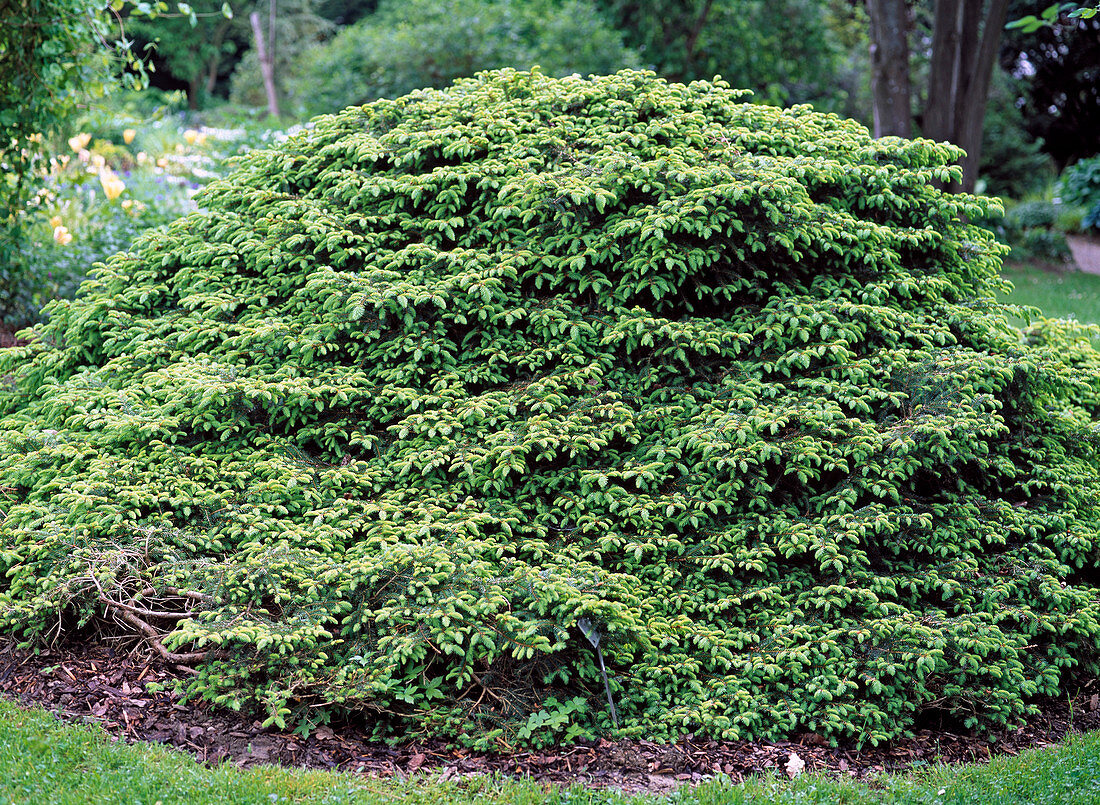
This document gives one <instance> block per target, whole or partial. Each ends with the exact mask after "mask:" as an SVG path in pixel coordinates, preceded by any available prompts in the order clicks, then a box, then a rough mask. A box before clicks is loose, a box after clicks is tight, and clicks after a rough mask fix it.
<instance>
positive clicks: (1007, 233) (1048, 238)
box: [990, 200, 1071, 265]
mask: <svg viewBox="0 0 1100 805" xmlns="http://www.w3.org/2000/svg"><path fill="white" fill-rule="evenodd" d="M1062 217H1063V209H1062V205H1060V204H1055V203H1054V202H1053V201H1048V200H1034V201H1023V202H1019V203H1017V204H1010V205H1009V206H1008V207H1007V209H1006V211H1005V214H1004V217H1003V218H996V219H993V220H992V221H991V222H990V226H991V228H993V229H994V230H995V231H997V232H998V234H1000V235H1001V237H1003V238H1004V241H1005V243H1007V244H1008V245H1009V247H1011V249H1012V251H1011V252H1009V255H1008V257H1009V259H1010V260H1013V261H1016V262H1021V263H1022V262H1027V261H1031V260H1039V261H1043V262H1048V263H1054V264H1056V265H1061V264H1064V263H1068V262H1069V261H1070V259H1071V256H1070V252H1069V246H1068V245H1067V244H1066V235H1065V231H1064V229H1063V228H1062V226H1061V225H1060V224H1061V223H1062Z"/></svg>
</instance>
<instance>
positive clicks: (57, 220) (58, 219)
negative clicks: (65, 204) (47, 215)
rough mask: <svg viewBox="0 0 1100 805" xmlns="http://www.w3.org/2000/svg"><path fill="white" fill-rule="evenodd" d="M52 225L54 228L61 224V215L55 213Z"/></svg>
mask: <svg viewBox="0 0 1100 805" xmlns="http://www.w3.org/2000/svg"><path fill="white" fill-rule="evenodd" d="M50 226H52V227H53V228H54V229H57V228H58V227H59V226H61V216H60V215H55V216H54V217H53V218H51V219H50Z"/></svg>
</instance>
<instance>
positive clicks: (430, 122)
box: [0, 70, 1100, 746]
mask: <svg viewBox="0 0 1100 805" xmlns="http://www.w3.org/2000/svg"><path fill="white" fill-rule="evenodd" d="M957 156H958V153H957V151H956V150H955V149H954V148H952V147H951V146H947V145H937V144H934V143H931V142H928V141H923V140H917V141H912V142H910V141H904V140H899V139H896V138H885V139H882V140H877V141H876V140H872V139H871V138H870V137H869V136H868V134H867V133H866V131H865V130H864V129H862V128H861V127H859V126H858V125H856V124H855V123H852V122H850V121H845V120H841V119H839V118H837V117H835V116H831V115H830V116H826V115H821V114H817V113H814V112H812V111H811V110H810V109H809V108H806V107H796V108H793V109H790V110H779V109H775V108H769V107H762V106H755V105H751V104H748V103H747V102H745V101H744V98H743V96H742V94H741V93H739V92H737V91H734V90H730V89H729V87H728V86H727V85H725V84H724V83H722V82H720V81H716V82H715V83H712V84H711V83H694V84H691V85H689V86H681V85H669V84H666V83H664V82H663V81H660V80H658V79H656V78H654V77H653V75H652V74H651V73H641V72H630V71H624V72H622V73H619V74H617V75H614V76H610V77H605V78H592V79H590V80H583V79H580V78H576V77H574V78H566V79H561V80H555V79H551V78H547V77H545V76H543V75H540V74H539V73H537V72H534V73H517V72H514V71H510V70H505V71H500V72H493V73H485V74H481V75H480V76H479V77H478V78H476V79H469V80H464V81H460V82H458V83H457V84H456V85H454V86H453V87H451V88H450V89H447V90H445V91H422V92H416V93H413V94H412V95H409V96H407V97H404V98H401V99H398V100H396V101H379V102H376V103H373V104H371V105H368V106H366V107H363V108H361V109H351V110H348V111H345V112H344V113H342V114H340V115H336V116H331V117H323V118H318V119H317V120H316V121H315V125H314V126H313V127H312V128H310V129H309V130H307V131H305V132H303V133H301V134H300V135H298V136H296V137H294V138H292V139H291V140H289V141H288V142H287V143H285V144H284V145H282V146H280V147H278V148H277V149H276V150H271V151H263V152H254V153H252V154H251V155H249V156H248V157H246V158H244V159H243V160H242V162H241V163H240V165H239V167H238V168H237V170H236V171H235V172H234V173H233V174H232V175H231V176H230V177H229V178H227V179H226V180H224V181H221V182H218V183H215V184H213V185H211V186H210V187H209V188H208V189H207V190H206V191H204V194H203V196H202V197H201V199H200V201H201V203H202V204H203V206H204V208H205V211H204V212H200V213H196V214H193V215H190V216H188V217H186V218H184V219H182V220H180V221H178V222H176V223H174V224H172V225H171V226H169V227H168V228H167V229H166V230H165V231H162V232H158V233H155V234H151V235H149V236H147V237H145V238H144V239H143V240H141V241H140V242H139V243H137V244H136V245H135V248H134V252H133V253H132V254H129V255H120V256H118V257H115V258H113V259H112V260H111V261H110V263H109V265H108V266H107V267H106V268H103V269H101V270H100V271H99V273H98V274H97V275H96V278H95V279H94V280H92V281H90V282H89V284H88V285H86V286H85V288H84V290H83V293H82V294H81V295H80V297H79V298H78V299H77V300H75V301H74V302H72V303H65V302H55V303H53V304H52V307H51V308H50V313H51V321H50V322H49V324H48V325H45V326H44V327H42V328H41V335H42V339H41V340H40V341H37V342H35V343H33V344H31V345H30V346H27V347H23V348H20V349H15V350H9V351H6V352H4V353H0V379H2V378H3V377H4V376H5V375H10V376H9V378H8V385H7V387H6V388H5V396H4V397H3V398H0V440H2V442H3V444H4V448H3V452H2V453H0V471H2V473H3V475H2V477H3V479H4V482H5V484H7V490H6V491H7V496H8V499H9V503H8V504H7V505H6V506H5V508H6V518H5V519H4V520H3V521H2V522H0V549H2V554H0V564H2V569H3V570H4V571H5V572H6V576H5V577H4V578H5V579H6V581H5V582H4V587H3V591H2V593H0V606H2V608H3V615H2V617H3V623H4V624H5V628H7V629H8V630H12V631H15V632H18V633H21V634H22V635H24V636H25V637H26V638H28V639H30V638H35V637H38V636H51V635H53V634H54V631H55V629H58V628H69V627H71V626H72V625H74V623H81V622H88V621H90V620H91V621H92V622H94V623H97V624H99V625H100V628H103V629H109V630H113V631H115V632H117V631H119V629H123V630H125V631H126V632H129V633H135V634H141V635H144V636H147V637H151V638H152V639H154V641H157V644H158V645H160V646H161V647H162V649H164V650H165V653H170V654H171V656H172V658H173V659H179V660H186V661H191V662H198V663H199V665H198V668H199V674H198V675H197V676H195V677H194V678H193V681H192V682H191V683H190V687H189V689H190V691H192V692H193V693H202V694H203V695H205V696H208V697H211V698H213V699H214V701H217V702H220V703H223V704H227V705H229V706H232V707H241V706H246V705H250V704H256V703H258V704H260V705H261V706H262V707H263V708H265V709H266V712H267V719H268V722H273V723H276V724H283V723H284V722H291V721H295V722H297V723H298V724H300V725H302V726H303V727H305V728H307V729H308V728H309V725H311V724H316V723H318V722H319V721H327V720H328V719H329V718H330V717H334V716H336V715H339V714H341V713H344V712H349V711H350V712H353V713H363V714H366V715H367V716H368V718H369V722H368V723H370V724H373V725H374V728H375V730H376V734H377V735H378V736H380V737H388V738H408V737H415V736H423V735H429V734H434V735H443V736H447V737H453V738H456V739H458V740H460V741H464V742H467V743H472V744H477V745H484V746H492V745H497V746H501V745H514V744H543V745H545V744H548V743H552V742H557V741H562V740H571V739H574V738H577V737H590V736H593V735H596V734H603V733H606V732H608V731H610V730H613V729H614V727H613V725H612V723H611V717H610V709H609V707H608V703H607V696H606V693H605V691H604V687H603V681H602V678H601V675H600V669H599V665H598V661H597V658H596V652H595V650H594V649H593V647H592V645H591V644H590V643H589V642H588V640H586V639H585V636H584V635H583V634H582V631H581V629H580V628H579V627H578V622H579V621H580V620H581V619H587V621H588V624H587V626H588V627H589V628H591V629H594V630H595V634H598V635H599V646H600V650H601V651H602V653H603V657H604V660H605V661H606V664H607V670H608V675H609V679H610V688H611V694H612V696H613V697H614V700H615V704H616V706H617V709H618V712H619V715H620V717H621V725H620V728H619V731H618V734H619V735H626V736H647V737H652V738H657V739H667V738H672V737H674V736H676V735H678V734H681V733H685V732H696V733H706V734H709V735H713V736H716V737H723V738H747V737H750V736H763V737H771V738H776V737H779V736H782V735H785V734H788V733H790V732H792V731H797V730H816V731H818V732H821V733H823V734H825V735H828V736H831V737H835V738H845V737H854V738H856V739H858V740H861V741H871V742H875V743H877V742H879V741H882V740H885V739H888V738H891V737H894V736H897V735H900V734H904V733H905V732H906V731H907V730H910V729H911V728H912V726H913V724H914V723H915V720H916V719H917V718H918V716H919V715H920V714H921V713H922V712H924V711H926V710H929V709H930V708H940V709H943V710H947V711H949V712H951V713H953V714H955V715H957V716H959V717H961V718H964V719H966V721H967V723H968V724H980V725H983V726H994V725H998V724H1005V723H1009V722H1013V721H1016V720H1018V718H1019V717H1020V716H1021V715H1023V714H1025V713H1026V712H1028V708H1029V705H1028V699H1029V698H1030V697H1032V696H1033V695H1034V694H1039V693H1049V694H1054V693H1058V692H1060V691H1061V690H1064V689H1065V687H1066V685H1067V684H1068V682H1069V681H1070V680H1071V679H1072V676H1073V675H1078V674H1095V673H1096V672H1097V670H1100V662H1098V655H1100V652H1098V649H1100V624H1098V614H1100V603H1098V601H1097V598H1096V593H1097V590H1096V584H1097V573H1096V570H1097V566H1098V561H1097V559H1098V555H1097V547H1096V545H1097V514H1098V507H1097V501H1098V492H1100V477H1098V473H1097V469H1098V462H1097V452H1096V445H1097V433H1096V429H1095V425H1094V419H1093V416H1094V414H1095V412H1096V410H1097V407H1098V405H1100V393H1098V392H1100V374H1098V372H1097V365H1098V362H1097V360H1096V358H1097V356H1096V353H1095V352H1093V351H1092V349H1091V347H1089V346H1088V345H1087V343H1086V342H1085V341H1084V340H1081V339H1079V338H1075V337H1074V334H1073V333H1071V332H1069V331H1068V330H1064V329H1059V328H1058V327H1056V326H1054V325H1047V326H1045V327H1044V328H1043V329H1041V330H1037V331H1036V332H1034V333H1033V334H1032V336H1031V338H1030V340H1029V341H1028V342H1027V343H1024V342H1021V339H1020V336H1019V333H1018V331H1016V330H1014V329H1012V328H1011V327H1010V326H1009V325H1008V324H1007V320H1006V319H1005V317H1004V313H1003V310H1004V309H1003V308H1001V307H999V306H997V305H995V304H994V303H993V301H992V298H991V297H992V294H993V291H994V290H995V289H997V288H998V287H999V284H1000V281H999V280H998V279H997V268H998V264H999V254H1000V252H1001V251H1002V248H1001V247H999V246H997V245H996V244H995V243H993V241H992V240H991V237H990V236H989V235H988V234H987V233H986V232H984V231H983V230H981V229H979V228H977V227H976V226H972V225H968V224H965V223H962V222H961V221H962V220H963V219H964V218H969V219H975V218H978V217H980V216H981V215H983V214H984V213H986V212H987V207H988V205H989V204H990V203H991V202H990V201H989V200H987V199H979V198H974V197H969V196H951V195H947V194H944V193H942V192H940V191H939V190H937V189H935V188H934V187H933V184H932V183H933V182H934V181H935V180H940V181H946V180H947V179H948V178H949V177H950V175H951V174H952V173H953V172H957V169H956V168H954V167H946V166H948V165H950V163H951V162H952V161H953V160H954V159H955V158H956V157H957ZM185 612H190V613H191V615H192V616H193V617H191V618H190V619H182V618H181V616H180V614H179V613H185ZM59 613H61V614H59ZM64 613H69V614H70V615H72V616H73V617H71V618H66V617H63V615H64ZM98 616H105V617H102V618H101V617H98ZM93 619H94V620H93ZM168 632H171V634H170V635H169V636H168V637H167V638H166V639H165V640H164V641H163V643H160V642H159V640H160V638H159V637H158V635H164V634H166V633H168ZM165 647H166V648H165ZM196 652H206V654H205V655H197V654H195V653H196ZM178 655H182V656H178ZM188 655H194V656H188Z"/></svg>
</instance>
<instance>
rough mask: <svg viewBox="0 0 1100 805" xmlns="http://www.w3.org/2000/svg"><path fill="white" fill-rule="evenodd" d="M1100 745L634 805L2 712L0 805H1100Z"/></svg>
mask: <svg viewBox="0 0 1100 805" xmlns="http://www.w3.org/2000/svg"><path fill="white" fill-rule="evenodd" d="M1098 767H1100V733H1091V734H1088V735H1084V736H1074V737H1073V738H1071V739H1070V740H1068V741H1067V742H1066V743H1065V744H1064V745H1062V746H1059V747H1050V748H1046V749H1041V750H1036V751H1032V752H1027V753H1025V754H1023V755H1020V756H1019V757H1002V758H998V759H995V760H994V761H993V762H992V763H990V764H989V765H982V766H965V767H958V766H945V765H941V766H936V767H930V768H927V769H925V770H923V771H920V772H914V773H911V774H905V775H883V776H882V777H880V778H877V779H875V780H873V781H870V782H854V781H850V780H829V779H827V778H825V777H823V776H821V775H812V774H805V775H802V776H800V777H798V778H797V779H795V780H794V781H789V780H787V779H786V778H785V777H779V776H773V777H763V778H756V779H753V780H750V781H749V782H747V783H745V784H744V785H736V784H733V783H731V782H729V781H728V780H714V781H710V782H707V783H704V784H702V785H700V786H698V787H697V788H695V789H693V790H691V789H686V788H685V789H682V790H681V791H678V792H675V793H673V794H671V795H668V796H661V797H657V796H645V795H635V796H627V795H624V794H621V793H619V792H617V791H609V790H589V789H585V788H583V787H582V786H580V785H574V786H572V787H570V788H566V789H557V788H553V787H550V786H547V785H544V784H539V783H536V782H533V781H530V780H507V779H502V778H499V777H484V778H471V779H467V780H464V781H462V782H456V781H449V782H441V781H439V780H438V773H435V774H432V775H425V774H422V775H418V776H415V777H413V778H412V779H411V780H398V779H389V780H373V779H367V778H363V777H356V776H355V775H352V774H336V773H329V772H318V771H301V770H289V769H282V768H277V767H274V766H258V767H253V768H250V769H246V770H240V769H238V768H236V767H235V766H233V765H231V764H224V765H222V766H219V767H218V768H207V767H204V766H202V765H201V764H199V763H197V762H196V761H194V760H193V759H192V758H190V757H189V756H187V755H185V754H183V753H181V752H177V751H175V750H172V749H168V748H166V747H163V746H158V745H155V744H139V745H135V746H127V745H123V744H118V743H112V742H111V740H110V738H109V737H108V736H107V735H106V733H104V732H103V731H102V730H101V729H99V728H97V727H93V726H84V725H68V724H63V723H61V722H59V721H58V720H57V719H56V718H54V717H53V716H52V715H51V714H50V713H47V712H46V711H44V710H42V709H40V708H35V709H29V710H27V709H22V708H19V707H16V706H15V705H14V704H12V703H11V702H6V701H0V805H24V804H26V805H39V803H51V805H77V803H96V804H98V803H126V805H156V803H160V805H174V804H175V803H186V804H187V805H206V804H207V803H210V805H214V803H217V804H218V805H236V804H237V803H239V804H240V805H246V803H247V805H256V804H257V803H318V804H320V803H349V805H350V804H351V803H356V804H358V803H364V804H369V805H375V804H376V803H383V802H385V803H390V802H394V803H408V805H415V804H416V803H474V802H477V803H501V805H505V804H506V805H526V804H527V803H569V805H585V804H586V803H592V805H597V804H599V805H604V804H606V805H611V804H612V803H614V805H619V804H620V803H622V804H623V805H649V804H650V803H663V802H669V803H672V802H676V803H685V804H686V805H696V804H697V805H712V804H713V805H718V803H722V804H723V805H738V803H764V802H767V803H808V804H812V803H823V805H824V803H829V804H830V805H832V803H851V804H852V805H857V804H859V805H862V803H898V805H900V804H901V803H906V804H907V805H908V803H916V804H917V805H920V804H921V803H928V805H932V804H933V803H938V804H939V805H950V804H951V803H959V804H960V805H961V803H966V804H967V805H970V804H971V803H973V805H1002V803H1003V804H1004V805H1007V804H1008V803H1020V802H1050V803H1060V804H1061V805H1076V803H1081V805H1086V803H1095V802H1098V801H1100V777H1098V776H1097V775H1096V773H1095V770H1096V768H1098Z"/></svg>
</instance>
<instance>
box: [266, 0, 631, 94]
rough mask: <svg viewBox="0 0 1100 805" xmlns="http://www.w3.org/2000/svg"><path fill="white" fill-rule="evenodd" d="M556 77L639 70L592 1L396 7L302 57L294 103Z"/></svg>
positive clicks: (404, 3)
mask: <svg viewBox="0 0 1100 805" xmlns="http://www.w3.org/2000/svg"><path fill="white" fill-rule="evenodd" d="M535 64H538V65H539V66H540V67H541V68H542V70H543V71H544V72H545V73H547V74H549V75H555V76H563V75H569V74H570V73H574V72H576V73H580V74H581V75H588V74H589V73H597V74H603V73H613V72H615V71H616V70H619V69H622V68H623V67H636V66H638V64H639V62H638V57H637V56H636V55H635V54H634V53H633V52H632V51H631V50H629V49H628V48H626V47H625V46H624V45H623V42H622V35H621V34H620V33H619V32H617V31H615V30H614V29H613V28H612V27H610V25H608V23H607V22H606V21H605V20H604V19H603V17H601V16H600V14H599V13H598V12H597V11H596V9H595V6H594V5H593V4H592V2H591V1H590V0H534V1H533V2H531V1H529V0H523V2H519V1H518V0H446V2H439V0H390V1H389V2H382V3H381V4H379V7H378V10H377V11H376V12H375V13H374V14H372V15H370V16H369V17H366V18H365V19H363V20H361V21H360V22H358V23H356V24H355V25H352V26H350V27H348V28H346V29H344V30H342V31H341V32H340V33H339V34H338V35H337V36H336V37H335V38H334V39H333V40H332V42H330V43H328V44H327V45H324V46H322V47H319V48H315V49H313V50H311V51H308V52H307V53H305V54H304V56H303V61H302V64H301V66H300V67H299V68H298V69H297V70H296V71H294V73H293V74H292V75H291V77H290V78H288V80H287V90H288V95H289V99H290V104H291V106H296V107H297V108H299V109H302V110H304V111H305V112H306V113H308V114H318V113H321V112H335V111H337V110H339V109H342V108H344V107H345V106H351V105H356V104H361V103H366V102H367V101H372V100H375V99H376V98H396V97H398V96H400V95H405V94H406V93H409V92H411V91H412V90H414V89H418V88H421V87H436V88H438V87H443V86H446V85H447V84H450V83H451V82H452V81H454V80H455V79H456V78H461V77H463V76H470V75H473V74H474V73H475V72H477V71H479V70H487V69H494V68H498V67H519V68H527V67H530V66H532V65H535Z"/></svg>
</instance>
